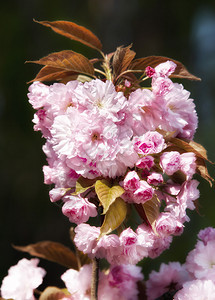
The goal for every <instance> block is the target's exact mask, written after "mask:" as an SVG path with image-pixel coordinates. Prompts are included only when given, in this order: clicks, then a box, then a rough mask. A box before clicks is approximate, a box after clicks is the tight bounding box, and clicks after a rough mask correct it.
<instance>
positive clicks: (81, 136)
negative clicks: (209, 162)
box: [28, 61, 199, 264]
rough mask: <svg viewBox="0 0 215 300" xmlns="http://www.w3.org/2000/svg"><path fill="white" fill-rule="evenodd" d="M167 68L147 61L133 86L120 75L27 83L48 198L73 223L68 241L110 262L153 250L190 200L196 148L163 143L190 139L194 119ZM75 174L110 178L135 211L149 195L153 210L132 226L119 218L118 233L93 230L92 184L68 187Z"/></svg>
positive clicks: (180, 221) (133, 259) (194, 193)
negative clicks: (118, 80) (140, 83)
mask: <svg viewBox="0 0 215 300" xmlns="http://www.w3.org/2000/svg"><path fill="white" fill-rule="evenodd" d="M175 68H176V64H175V63H173V62H172V61H167V62H165V63H161V64H159V65H158V66H156V67H155V68H151V67H147V68H146V71H145V75H146V79H147V78H148V80H151V86H150V87H149V88H140V87H139V88H136V89H135V88H134V87H133V86H132V83H131V82H128V81H127V80H126V81H125V82H124V88H123V89H120V87H116V86H114V84H113V83H112V82H111V81H109V80H100V79H93V80H91V81H89V82H84V83H82V82H79V81H76V80H73V81H70V82H68V83H66V84H63V83H54V84H53V85H50V86H47V85H45V84H43V83H40V82H38V81H36V82H34V83H33V84H32V85H31V86H30V88H29V94H28V97H29V102H30V103H31V105H32V106H33V108H34V109H36V110H37V112H36V113H35V115H34V119H33V122H34V124H35V125H34V129H35V130H36V131H41V132H42V135H43V137H44V138H45V139H46V143H45V145H44V146H43V151H44V153H45V154H46V156H47V162H48V165H46V166H44V167H43V171H44V177H45V180H44V181H45V183H46V184H53V185H54V187H53V189H51V191H50V199H51V201H52V202H54V201H59V200H60V201H61V203H62V212H63V214H64V215H66V216H67V217H68V218H69V220H70V221H71V222H72V223H75V224H77V227H76V228H75V232H76V236H75V240H74V241H75V243H76V246H77V247H78V249H79V250H81V251H83V252H84V253H87V254H88V255H89V256H90V257H97V258H106V259H107V260H108V261H109V263H111V264H117V263H118V264H136V263H137V262H138V261H140V260H141V259H143V258H144V257H147V256H149V257H151V258H154V257H156V256H158V255H160V253H161V252H162V251H163V250H165V249H167V248H168V247H169V245H170V243H171V241H172V236H173V235H179V234H181V233H182V232H183V227H184V222H186V221H189V217H188V216H187V213H186V210H187V209H191V210H193V209H194V208H195V205H194V201H195V200H196V199H197V198H198V197H199V191H198V189H197V186H198V181H197V180H195V179H193V175H194V174H195V172H196V156H195V154H194V153H193V152H186V151H184V152H183V151H178V150H177V149H172V148H171V147H170V143H169V138H170V137H171V138H177V139H186V140H192V139H193V136H194V134H195V131H196V128H197V123H198V119H197V114H196V111H195V105H194V102H193V100H192V99H191V98H190V93H189V92H188V91H187V90H185V89H184V87H183V86H182V85H181V84H178V83H174V82H173V81H172V80H171V79H170V78H169V76H170V75H171V74H172V73H173V72H174V70H175ZM150 78H151V79H150ZM122 90H123V91H125V90H126V93H125V92H123V91H122ZM173 148H174V147H173ZM177 174H179V175H180V176H179V177H180V178H182V179H180V180H177V179H175V178H176V177H177V176H175V175H177ZM80 178H82V180H83V179H85V180H86V181H90V182H91V181H92V182H93V180H96V179H97V178H100V179H101V178H103V179H108V180H109V181H110V180H111V181H112V182H114V183H115V184H118V185H119V186H120V187H121V188H122V189H123V193H122V195H121V199H123V201H124V202H125V203H126V205H127V206H134V207H135V209H136V211H137V212H138V211H139V208H140V207H143V206H144V205H147V204H149V203H150V205H151V206H153V207H155V206H156V207H158V215H157V216H156V218H155V219H154V220H153V222H152V221H151V220H150V216H146V217H145V219H144V218H143V219H142V220H141V222H140V223H139V224H138V225H137V226H136V228H133V229H132V228H130V227H129V226H127V227H126V226H125V227H124V230H121V233H119V235H118V234H115V233H111V234H104V235H101V234H100V227H95V226H90V225H89V224H87V223H86V222H88V220H89V218H91V217H96V216H97V215H98V214H99V213H98V211H99V207H100V206H101V203H100V202H99V200H98V197H97V195H96V193H95V189H94V187H93V184H92V186H89V189H86V190H85V191H82V192H81V193H77V192H76V184H77V182H78V180H79V179H80ZM94 183H95V181H94ZM145 210H146V212H148V210H147V208H145ZM153 210H154V211H155V209H153Z"/></svg>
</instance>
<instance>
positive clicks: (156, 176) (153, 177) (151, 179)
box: [147, 172, 164, 186]
mask: <svg viewBox="0 0 215 300" xmlns="http://www.w3.org/2000/svg"><path fill="white" fill-rule="evenodd" d="M163 181H164V180H163V176H162V175H161V174H160V173H156V172H152V173H151V174H150V175H148V176H147V182H148V184H152V185H155V186H158V185H159V184H162V183H163Z"/></svg>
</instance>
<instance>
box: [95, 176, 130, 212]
mask: <svg viewBox="0 0 215 300" xmlns="http://www.w3.org/2000/svg"><path fill="white" fill-rule="evenodd" d="M95 191H96V194H97V196H98V198H99V200H100V202H101V204H102V206H103V214H106V212H107V211H108V209H109V207H110V205H111V204H112V203H113V202H114V201H115V200H116V198H118V197H120V196H121V195H122V194H123V193H124V189H123V188H122V187H121V186H120V185H114V186H112V187H110V184H109V182H108V181H107V180H105V179H102V180H97V181H96V183H95Z"/></svg>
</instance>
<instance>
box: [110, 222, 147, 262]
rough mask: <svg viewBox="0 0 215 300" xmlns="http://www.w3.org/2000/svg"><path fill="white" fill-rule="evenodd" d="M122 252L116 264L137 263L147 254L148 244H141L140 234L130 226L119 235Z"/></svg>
mask: <svg viewBox="0 0 215 300" xmlns="http://www.w3.org/2000/svg"><path fill="white" fill-rule="evenodd" d="M119 239H120V244H121V247H122V253H121V255H120V256H118V261H117V260H115V264H116V262H117V264H136V263H138V262H139V261H140V260H141V259H143V257H145V256H147V249H146V247H145V246H146V245H141V243H140V240H139V237H138V234H137V233H135V232H134V231H133V230H132V229H131V228H130V227H129V228H127V229H125V230H123V232H122V233H121V234H120V236H119Z"/></svg>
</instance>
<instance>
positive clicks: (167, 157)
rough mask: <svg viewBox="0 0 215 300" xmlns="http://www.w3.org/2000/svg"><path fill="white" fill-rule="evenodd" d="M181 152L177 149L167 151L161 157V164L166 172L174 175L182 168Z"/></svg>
mask: <svg viewBox="0 0 215 300" xmlns="http://www.w3.org/2000/svg"><path fill="white" fill-rule="evenodd" d="M180 162H181V160H180V153H179V152H177V151H171V152H165V153H163V154H162V155H161V157H160V166H161V167H162V169H163V171H164V173H166V174H167V175H172V174H174V173H175V172H177V171H178V170H179V169H180Z"/></svg>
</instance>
